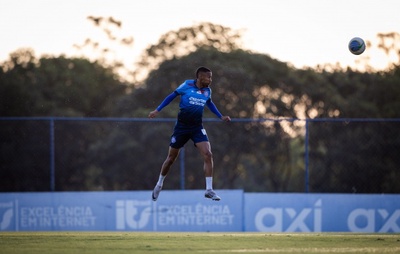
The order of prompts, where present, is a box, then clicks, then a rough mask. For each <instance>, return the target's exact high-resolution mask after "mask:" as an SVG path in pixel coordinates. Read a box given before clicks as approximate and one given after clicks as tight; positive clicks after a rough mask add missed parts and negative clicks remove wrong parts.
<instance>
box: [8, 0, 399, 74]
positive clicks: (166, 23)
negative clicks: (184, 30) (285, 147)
mask: <svg viewBox="0 0 400 254" xmlns="http://www.w3.org/2000/svg"><path fill="white" fill-rule="evenodd" d="M88 16H103V17H109V16H112V17H114V18H115V19H116V20H120V21H122V28H121V29H120V34H121V35H122V36H132V37H133V38H134V45H133V48H131V49H121V50H119V49H118V50H117V55H118V58H120V59H123V61H124V62H125V63H128V64H131V63H134V62H135V61H137V57H138V55H139V54H140V53H141V52H142V51H143V50H144V49H145V48H146V47H147V46H148V45H149V44H155V43H157V42H158V39H159V38H160V36H161V35H162V34H164V33H166V32H169V31H171V30H178V29H179V28H181V27H188V26H193V25H195V24H198V23H200V22H211V23H214V24H218V25H223V26H227V27H230V28H232V29H245V33H244V42H245V47H246V48H247V49H251V50H253V51H255V52H260V53H265V54H269V55H270V56H272V57H274V58H277V59H279V60H281V61H285V62H290V63H292V64H294V65H295V66H296V67H298V68H301V67H303V66H311V67H313V66H316V65H317V64H324V63H332V64H335V63H337V62H340V63H341V64H342V65H350V66H354V64H355V61H356V60H357V58H359V57H360V56H354V55H352V54H350V52H349V51H348V49H347V45H348V42H349V40H350V39H351V38H352V37H355V36H358V37H362V38H363V39H365V40H370V41H372V42H373V43H374V42H375V40H376V35H377V34H378V33H387V32H400V1H399V0H200V1H190V0H164V1H161V0H144V1H135V0H63V1H60V0H0V31H1V40H0V62H2V61H4V60H6V59H8V56H9V54H10V53H11V52H14V51H15V50H17V49H19V48H23V47H30V48H33V49H34V51H35V53H36V55H37V56H40V55H42V54H54V55H59V54H62V53H63V54H66V55H68V56H71V55H73V54H76V50H75V49H74V48H73V45H74V44H83V42H84V40H85V39H86V38H96V36H97V37H98V36H100V35H101V34H102V33H100V30H99V29H96V28H95V27H94V25H93V24H92V23H91V22H89V20H87V17H88ZM98 38H101V37H98ZM103 38H105V36H104V37H103ZM376 52H377V51H376ZM376 52H374V49H373V48H369V49H367V50H366V52H365V53H364V54H363V55H362V56H370V57H371V60H370V63H371V64H372V65H374V66H376V67H377V68H382V67H385V66H386V64H387V62H388V59H387V58H385V57H384V56H383V53H382V54H381V55H379V54H376Z"/></svg>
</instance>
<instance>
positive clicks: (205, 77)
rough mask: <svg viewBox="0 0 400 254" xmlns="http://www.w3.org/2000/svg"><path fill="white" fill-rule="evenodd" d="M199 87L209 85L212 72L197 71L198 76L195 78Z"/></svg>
mask: <svg viewBox="0 0 400 254" xmlns="http://www.w3.org/2000/svg"><path fill="white" fill-rule="evenodd" d="M197 79H198V80H199V83H200V85H201V87H207V86H209V85H211V81H212V72H199V77H198V78H197Z"/></svg>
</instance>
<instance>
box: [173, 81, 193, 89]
mask: <svg viewBox="0 0 400 254" xmlns="http://www.w3.org/2000/svg"><path fill="white" fill-rule="evenodd" d="M194 86H196V83H195V80H194V79H187V80H185V81H184V82H183V83H182V84H181V85H180V86H179V87H178V88H177V90H182V89H188V88H192V87H194Z"/></svg>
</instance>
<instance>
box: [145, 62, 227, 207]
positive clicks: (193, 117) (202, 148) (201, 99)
mask: <svg viewBox="0 0 400 254" xmlns="http://www.w3.org/2000/svg"><path fill="white" fill-rule="evenodd" d="M211 81H212V72H211V70H210V69H208V68H206V67H199V68H198V69H197V70H196V79H192V80H186V81H185V82H183V83H182V84H181V85H180V86H179V87H178V88H177V89H176V90H175V91H174V92H172V93H171V94H170V95H168V96H167V97H166V98H165V99H164V100H163V102H162V103H161V104H160V105H159V106H158V107H157V108H156V109H155V110H154V111H151V112H150V113H149V118H154V117H156V116H157V114H158V113H159V112H160V111H161V110H162V109H163V108H164V107H165V106H167V105H168V104H169V103H170V102H171V101H172V100H174V99H175V98H176V97H177V96H179V95H180V96H181V100H180V103H179V113H178V119H177V121H176V124H175V127H174V132H173V134H172V136H171V142H170V144H169V150H168V156H167V158H166V159H165V161H164V163H163V164H162V166H161V172H160V176H159V179H158V182H157V184H156V186H155V187H154V190H153V193H152V199H153V201H156V200H157V198H158V196H159V194H160V192H161V189H162V186H163V183H164V179H165V177H166V176H167V174H168V171H169V170H170V168H171V166H172V164H173V163H174V162H175V160H176V158H177V157H178V155H179V151H180V149H181V148H182V147H183V146H184V145H185V144H186V142H188V141H189V139H191V140H192V141H193V143H194V145H195V146H196V147H197V148H198V149H199V152H200V154H201V155H202V157H203V159H204V174H205V178H206V192H205V194H204V196H205V197H206V198H210V199H212V200H216V201H219V200H221V198H220V197H219V196H218V195H217V194H216V193H215V192H214V190H213V186H212V181H213V170H214V169H213V167H214V165H213V157H212V153H211V145H210V142H209V141H208V137H207V133H206V130H205V129H204V127H203V120H202V119H203V112H204V106H207V107H208V108H209V109H210V110H211V112H213V113H214V114H215V115H216V116H217V117H218V118H220V119H221V120H222V121H225V122H229V121H231V118H230V117H229V116H223V115H222V114H221V113H220V112H219V111H218V109H217V107H216V106H215V104H214V103H213V101H212V100H211V89H210V85H211Z"/></svg>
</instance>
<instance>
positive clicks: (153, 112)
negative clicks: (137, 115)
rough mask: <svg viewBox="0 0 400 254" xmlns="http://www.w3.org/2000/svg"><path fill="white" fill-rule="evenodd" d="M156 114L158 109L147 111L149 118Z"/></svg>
mask: <svg viewBox="0 0 400 254" xmlns="http://www.w3.org/2000/svg"><path fill="white" fill-rule="evenodd" d="M157 114H158V110H157V109H156V110H154V111H151V112H150V113H149V118H154V117H156V116H157Z"/></svg>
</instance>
